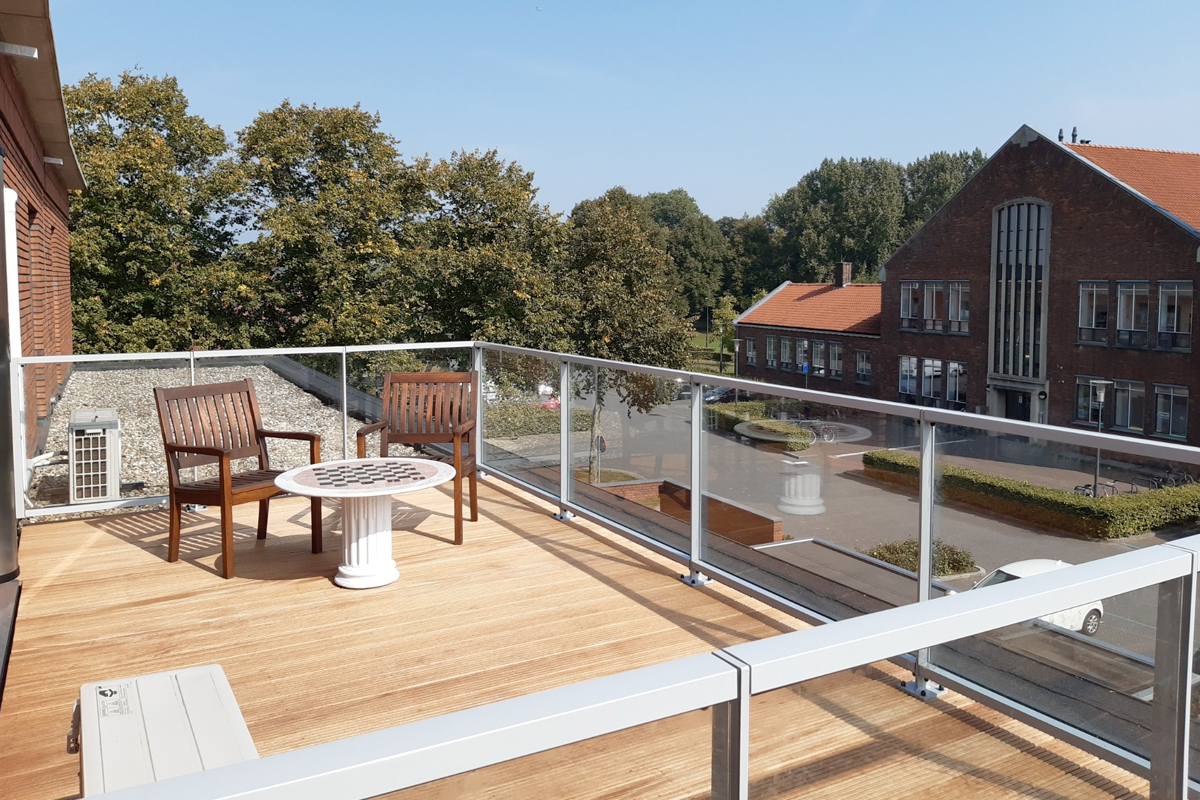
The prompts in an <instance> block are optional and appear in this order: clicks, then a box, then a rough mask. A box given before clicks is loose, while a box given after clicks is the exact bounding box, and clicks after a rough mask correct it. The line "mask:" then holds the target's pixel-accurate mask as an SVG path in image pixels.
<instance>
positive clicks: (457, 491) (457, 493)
mask: <svg viewBox="0 0 1200 800" xmlns="http://www.w3.org/2000/svg"><path fill="white" fill-rule="evenodd" d="M462 505H463V491H462V475H455V476H454V543H455V544H462V543H463V508H462Z"/></svg>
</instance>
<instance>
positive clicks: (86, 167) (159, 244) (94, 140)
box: [63, 72, 249, 353]
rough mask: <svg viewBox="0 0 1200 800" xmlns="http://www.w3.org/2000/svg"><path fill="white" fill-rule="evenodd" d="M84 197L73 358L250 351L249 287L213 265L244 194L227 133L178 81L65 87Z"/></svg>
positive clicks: (76, 256) (74, 237)
mask: <svg viewBox="0 0 1200 800" xmlns="http://www.w3.org/2000/svg"><path fill="white" fill-rule="evenodd" d="M63 99H64V101H65V104H66V108H67V122H68V125H69V127H70V130H71V139H72V143H73V144H74V147H75V152H76V154H77V156H78V158H79V163H80V166H81V168H82V169H83V174H84V177H85V178H86V180H87V189H86V190H85V191H84V192H83V193H82V194H81V195H80V196H78V197H76V198H73V199H72V201H71V292H72V299H73V303H74V332H75V351H76V352H79V353H87V352H102V353H108V352H120V351H126V350H139V351H155V350H157V351H162V350H188V349H191V348H193V347H203V348H215V347H236V346H246V345H247V344H249V341H248V340H247V338H246V337H245V335H244V333H242V332H241V331H239V330H237V326H236V322H235V321H234V319H235V315H234V314H232V313H231V312H232V311H233V310H234V309H235V308H236V304H237V302H238V300H239V298H240V297H241V295H242V290H243V288H244V287H242V286H240V285H239V283H240V282H239V281H237V280H230V278H231V277H232V276H230V275H229V274H228V273H227V272H226V271H225V270H224V269H223V268H222V267H221V266H220V265H219V261H220V259H221V257H222V255H223V254H224V253H225V252H226V250H227V249H228V248H229V246H230V245H231V243H232V241H233V235H234V230H235V228H236V224H237V222H238V215H237V201H238V198H239V192H240V188H241V184H240V179H239V176H238V175H237V173H236V170H232V169H230V165H229V164H228V162H227V160H226V159H224V155H225V153H226V143H225V134H224V133H222V131H221V129H220V128H216V127H212V126H210V125H208V124H206V123H205V122H204V120H203V119H201V118H200V117H198V116H195V115H193V114H189V113H188V103H187V98H186V97H184V95H183V93H182V92H181V91H180V90H179V85H178V84H177V83H176V81H175V79H174V78H154V77H148V76H145V75H140V74H137V73H132V72H126V73H124V74H122V75H121V77H120V79H119V80H118V81H117V82H116V83H113V81H112V80H110V79H108V78H98V77H96V75H95V74H91V75H88V76H87V77H86V78H84V79H83V80H81V81H79V83H77V84H74V85H71V86H65V87H63Z"/></svg>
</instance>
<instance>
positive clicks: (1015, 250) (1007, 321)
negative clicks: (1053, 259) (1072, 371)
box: [988, 200, 1050, 382]
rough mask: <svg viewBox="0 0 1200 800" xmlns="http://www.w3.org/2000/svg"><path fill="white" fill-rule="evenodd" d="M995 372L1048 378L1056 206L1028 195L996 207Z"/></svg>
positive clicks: (990, 345) (991, 355) (990, 355)
mask: <svg viewBox="0 0 1200 800" xmlns="http://www.w3.org/2000/svg"><path fill="white" fill-rule="evenodd" d="M992 231H993V236H992V290H991V315H992V320H993V324H992V325H990V326H989V330H990V332H991V341H990V342H989V343H988V358H989V359H990V361H991V372H990V373H989V374H995V375H997V376H1001V375H1004V376H1011V377H1014V378H1025V379H1029V380H1033V381H1039V382H1040V381H1043V380H1044V379H1045V378H1046V365H1045V363H1044V360H1045V359H1044V357H1045V353H1046V332H1045V330H1044V328H1045V325H1046V324H1047V320H1044V319H1043V317H1044V316H1046V313H1047V311H1048V301H1047V291H1048V288H1047V287H1048V284H1049V281H1050V206H1049V205H1047V204H1045V203H1042V202H1040V201H1036V200H1035V201H1029V200H1022V201H1018V202H1015V203H1009V204H1008V205H1006V206H1003V207H1002V208H998V209H996V213H995V216H994V218H993V224H992Z"/></svg>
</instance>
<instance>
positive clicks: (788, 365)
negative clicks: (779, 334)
mask: <svg viewBox="0 0 1200 800" xmlns="http://www.w3.org/2000/svg"><path fill="white" fill-rule="evenodd" d="M779 368H780V369H784V370H787V371H789V372H791V369H792V340H791V339H790V338H789V337H787V336H785V337H783V338H782V339H780V340H779Z"/></svg>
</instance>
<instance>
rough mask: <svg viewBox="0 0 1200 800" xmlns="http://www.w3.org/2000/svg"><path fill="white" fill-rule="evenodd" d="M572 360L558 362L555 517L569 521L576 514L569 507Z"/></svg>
mask: <svg viewBox="0 0 1200 800" xmlns="http://www.w3.org/2000/svg"><path fill="white" fill-rule="evenodd" d="M572 463H573V462H572V456H571V362H569V361H566V360H563V361H560V362H558V513H557V514H555V515H554V518H555V519H559V520H562V521H563V522H567V521H569V520H573V519H575V515H574V514H572V513H571V510H570V509H569V508H567V503H569V502H571V479H572V474H571V473H572V472H573V470H572Z"/></svg>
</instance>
